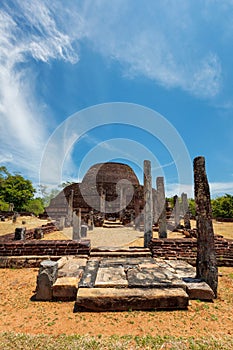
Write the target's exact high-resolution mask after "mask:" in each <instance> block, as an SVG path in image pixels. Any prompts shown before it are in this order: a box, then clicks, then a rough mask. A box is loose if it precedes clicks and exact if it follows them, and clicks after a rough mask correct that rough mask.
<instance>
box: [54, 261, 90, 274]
mask: <svg viewBox="0 0 233 350" xmlns="http://www.w3.org/2000/svg"><path fill="white" fill-rule="evenodd" d="M86 262H87V259H78V258H73V259H69V260H68V261H67V262H66V263H65V264H64V266H63V267H62V268H61V269H59V270H58V277H65V276H67V277H79V276H82V274H83V271H84V268H85V266H86Z"/></svg>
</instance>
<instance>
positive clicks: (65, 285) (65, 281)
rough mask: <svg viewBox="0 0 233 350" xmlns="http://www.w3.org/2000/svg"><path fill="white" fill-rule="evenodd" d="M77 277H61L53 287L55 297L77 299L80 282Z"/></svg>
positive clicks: (58, 298)
mask: <svg viewBox="0 0 233 350" xmlns="http://www.w3.org/2000/svg"><path fill="white" fill-rule="evenodd" d="M79 280H80V279H79V278H77V277H60V278H58V279H57V280H56V282H55V283H54V285H53V287H52V293H53V299H56V300H75V299H76V297H77V290H78V287H77V286H78V282H79Z"/></svg>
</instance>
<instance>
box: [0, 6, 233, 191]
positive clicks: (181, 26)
mask: <svg viewBox="0 0 233 350" xmlns="http://www.w3.org/2000/svg"><path fill="white" fill-rule="evenodd" d="M232 17H233V1H232V0H222V1H220V0H219V1H218V0H202V1H199V0H195V1H194V0H193V1H191V0H190V1H188V0H185V1H182V0H179V1H175V0H174V1H172V0H170V1H166V0H163V1H153V0H147V1H139V0H111V1H108V0H102V1H101V0H99V1H98V0H96V1H88V0H85V1H78V0H77V1H74V0H66V1H62V0H61V1H52V0H51V1H49V0H43V1H39V0H38V1H35V0H19V1H18V0H14V1H13V0H12V1H11V0H5V1H4V0H3V1H1V4H0V82H1V84H0V119H1V129H0V130H1V132H0V138H1V150H0V163H1V165H5V166H7V168H8V169H9V170H10V171H12V172H21V173H22V174H23V175H24V176H25V177H27V178H30V179H31V180H32V181H33V183H34V184H35V185H37V184H38V183H39V177H40V171H41V159H42V158H43V155H44V154H45V153H46V152H47V148H46V145H47V144H48V143H49V142H50V141H49V140H51V137H52V139H53V136H52V135H57V136H59V135H61V136H60V137H59V138H57V141H56V142H57V143H56V144H54V145H53V146H54V148H53V153H51V154H49V160H48V159H47V165H46V168H47V170H48V171H47V172H48V173H50V174H52V173H53V171H54V172H56V169H57V164H55V163H54V160H57V159H61V157H62V162H61V163H62V166H61V167H62V168H61V169H60V168H59V169H58V171H59V172H60V173H61V174H59V179H58V180H62V181H66V180H72V181H77V180H78V179H81V178H82V176H83V174H84V173H85V170H86V169H87V168H88V167H89V166H91V165H92V164H93V163H95V161H97V160H101V161H109V160H112V159H113V160H120V161H124V162H126V163H128V164H130V165H131V166H132V167H133V168H134V170H135V171H136V173H137V175H138V176H139V179H140V181H141V180H142V166H143V156H145V157H148V159H151V161H152V169H153V178H154V183H155V177H156V176H159V175H161V174H162V175H164V176H165V182H166V194H167V195H168V196H170V195H173V194H176V193H177V192H182V190H185V191H186V192H188V194H189V195H190V196H191V195H192V187H193V184H192V178H191V179H190V181H189V180H187V179H186V181H184V183H179V181H180V179H179V172H180V171H181V170H180V168H179V167H180V166H179V165H177V162H178V160H177V159H178V158H179V157H181V153H182V150H180V149H179V147H178V148H177V149H175V148H176V147H174V149H173V151H172V152H171V149H168V143H169V141H170V140H169V138H170V137H173V136H174V135H173V134H169V133H168V135H167V140H166V139H163V141H161V140H159V135H155V134H153V133H152V134H153V135H151V134H150V133H149V132H148V130H147V129H148V128H147V127H148V120H147V119H146V116H145V117H142V119H143V118H145V128H141V129H140V128H138V127H137V126H136V125H134V120H133V116H132V118H131V123H130V125H126V124H124V123H122V122H121V123H119V124H113V123H112V119H111V116H110V115H109V116H108V115H107V114H106V115H105V122H104V125H102V126H101V125H100V126H98V127H95V128H91V127H90V128H89V130H88V131H87V132H86V134H85V135H82V136H81V137H80V134H79V132H78V129H79V125H78V124H77V125H76V126H75V128H77V130H76V132H74V133H73V134H72V135H71V136H70V138H69V135H68V136H67V135H66V138H65V137H64V135H65V134H64V130H63V133H62V134H59V133H58V130H60V129H59V128H61V125H62V127H63V129H64V128H67V124H66V121H67V120H69V118H70V116H72V115H74V114H75V113H76V114H75V115H76V116H77V118H78V115H79V112H80V111H82V110H83V109H88V108H90V107H92V106H95V105H99V104H111V103H112V106H113V107H112V108H115V107H114V106H115V105H114V103H115V102H123V103H126V104H135V105H140V106H144V107H145V108H148V109H151V110H154V111H156V112H157V113H159V115H161V116H162V117H161V118H165V120H166V121H167V123H168V125H171V126H172V127H173V128H174V129H175V130H176V132H177V133H178V134H179V135H180V138H181V139H182V140H183V144H184V147H185V149H187V152H188V154H189V157H190V167H192V160H193V158H194V157H196V156H199V155H203V156H205V158H206V168H207V174H208V178H209V182H210V185H211V194H212V196H216V195H222V194H224V193H230V194H233V157H232V151H233V137H232V136H233V83H232V81H233V65H232V57H233V46H232V43H233V22H232ZM91 111H92V109H91ZM110 111H111V109H110ZM91 113H92V112H91ZM109 113H111V112H109ZM85 115H86V114H85ZM85 118H89V115H88V114H87V117H85ZM90 118H91V116H90ZM93 118H95V117H93ZM96 118H97V119H98V115H96ZM90 125H91V124H90ZM143 129H144V130H143ZM67 130H68V129H67ZM158 130H159V128H158ZM57 133H58V134H57ZM164 140H165V141H164ZM172 147H173V146H172ZM61 150H63V151H62V152H61ZM180 152H181V153H180ZM52 167H53V170H52V171H51V168H52ZM187 171H188V170H187ZM43 180H44V181H45V182H46V181H47V183H48V184H50V185H56V181H58V180H57V179H56V181H55V180H54V183H53V180H52V179H51V176H50V178H49V177H48V178H47V179H46V178H44V179H43ZM178 185H179V188H178V187H177V186H178Z"/></svg>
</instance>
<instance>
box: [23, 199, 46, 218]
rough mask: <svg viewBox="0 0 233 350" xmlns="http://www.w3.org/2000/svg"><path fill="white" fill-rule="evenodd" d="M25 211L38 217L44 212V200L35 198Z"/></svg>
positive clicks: (25, 206)
mask: <svg viewBox="0 0 233 350" xmlns="http://www.w3.org/2000/svg"><path fill="white" fill-rule="evenodd" d="M23 210H25V211H28V212H30V213H33V214H35V215H36V216H37V215H39V214H42V213H43V212H44V205H43V200H42V198H33V199H31V200H30V201H29V202H28V203H27V204H26V205H24V207H23Z"/></svg>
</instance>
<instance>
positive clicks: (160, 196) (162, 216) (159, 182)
mask: <svg viewBox="0 0 233 350" xmlns="http://www.w3.org/2000/svg"><path fill="white" fill-rule="evenodd" d="M156 186H157V201H158V205H159V220H158V223H159V232H158V234H159V238H167V223H166V199H165V189H164V178H163V177H162V176H159V177H157V179H156Z"/></svg>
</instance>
